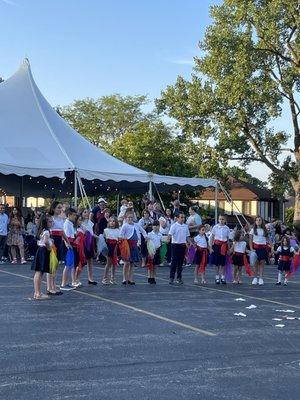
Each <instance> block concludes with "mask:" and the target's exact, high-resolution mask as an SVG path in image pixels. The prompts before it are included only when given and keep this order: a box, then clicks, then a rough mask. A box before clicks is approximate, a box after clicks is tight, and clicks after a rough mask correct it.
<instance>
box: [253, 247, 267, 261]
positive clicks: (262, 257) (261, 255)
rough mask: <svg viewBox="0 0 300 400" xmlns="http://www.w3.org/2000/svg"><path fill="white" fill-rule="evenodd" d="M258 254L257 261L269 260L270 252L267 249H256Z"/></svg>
mask: <svg viewBox="0 0 300 400" xmlns="http://www.w3.org/2000/svg"><path fill="white" fill-rule="evenodd" d="M254 250H255V252H256V255H257V261H266V262H267V261H268V252H267V249H264V248H261V249H254Z"/></svg>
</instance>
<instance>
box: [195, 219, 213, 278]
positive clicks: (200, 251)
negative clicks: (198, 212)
mask: <svg viewBox="0 0 300 400" xmlns="http://www.w3.org/2000/svg"><path fill="white" fill-rule="evenodd" d="M194 243H195V245H196V247H197V250H196V254H195V259H194V262H195V264H196V267H195V271H194V276H195V278H194V284H195V285H198V284H199V280H198V276H199V275H200V276H201V283H202V284H205V283H206V280H205V270H206V266H207V263H208V255H209V253H210V252H211V247H210V246H209V242H208V238H207V236H206V233H205V226H204V225H200V227H199V233H198V235H197V236H195V237H194Z"/></svg>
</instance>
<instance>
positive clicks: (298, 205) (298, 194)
mask: <svg viewBox="0 0 300 400" xmlns="http://www.w3.org/2000/svg"><path fill="white" fill-rule="evenodd" d="M293 188H294V191H295V208H294V221H293V222H294V227H295V233H296V236H297V238H298V239H300V180H299V181H298V182H296V183H294V185H293Z"/></svg>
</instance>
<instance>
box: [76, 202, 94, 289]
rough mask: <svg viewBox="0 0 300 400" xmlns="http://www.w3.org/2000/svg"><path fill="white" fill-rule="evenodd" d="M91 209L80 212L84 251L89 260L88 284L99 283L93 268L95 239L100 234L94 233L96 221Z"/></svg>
mask: <svg viewBox="0 0 300 400" xmlns="http://www.w3.org/2000/svg"><path fill="white" fill-rule="evenodd" d="M89 214H90V212H89V210H88V209H87V208H86V209H84V210H83V211H82V213H81V214H80V216H81V219H82V222H81V228H82V229H83V231H84V253H85V258H86V262H87V272H88V284H89V285H97V283H98V282H96V281H95V280H94V275H93V269H94V262H93V259H94V257H95V253H96V251H95V247H96V246H95V239H97V238H98V236H97V235H96V234H95V233H94V223H93V222H92V221H91V220H90V219H89Z"/></svg>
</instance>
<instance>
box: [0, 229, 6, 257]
mask: <svg viewBox="0 0 300 400" xmlns="http://www.w3.org/2000/svg"><path fill="white" fill-rule="evenodd" d="M6 238H7V236H3V235H0V261H1V259H2V256H3V254H4V250H5V245H6Z"/></svg>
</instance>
